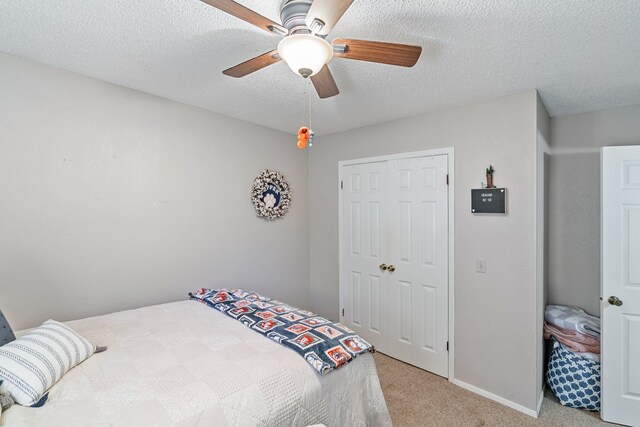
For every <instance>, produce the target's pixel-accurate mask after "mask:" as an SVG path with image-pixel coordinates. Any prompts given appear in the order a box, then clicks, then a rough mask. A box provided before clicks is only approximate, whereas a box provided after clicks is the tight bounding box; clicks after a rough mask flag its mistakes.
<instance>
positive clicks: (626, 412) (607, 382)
mask: <svg viewBox="0 0 640 427" xmlns="http://www.w3.org/2000/svg"><path fill="white" fill-rule="evenodd" d="M601 161H602V167H601V174H602V183H601V184H602V185H601V191H602V219H601V220H602V242H601V245H602V284H601V287H602V289H601V292H602V297H603V302H602V412H601V415H602V418H603V419H604V420H605V421H610V422H615V423H620V424H628V425H640V424H639V423H640V363H639V361H640V147H606V148H603V149H602V158H601ZM610 296H615V297H617V298H619V299H620V300H621V301H622V305H620V306H617V305H614V304H610V303H609V301H608V300H609V297H610Z"/></svg>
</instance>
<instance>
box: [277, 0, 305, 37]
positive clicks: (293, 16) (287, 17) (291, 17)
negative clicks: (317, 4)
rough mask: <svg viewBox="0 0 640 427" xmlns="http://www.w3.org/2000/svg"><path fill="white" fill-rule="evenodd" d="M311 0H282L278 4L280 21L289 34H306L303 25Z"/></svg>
mask: <svg viewBox="0 0 640 427" xmlns="http://www.w3.org/2000/svg"><path fill="white" fill-rule="evenodd" d="M311 3H313V0H284V1H283V2H282V3H281V4H280V19H281V20H282V25H283V26H284V27H285V28H286V29H287V30H289V34H308V33H309V32H310V31H309V28H308V27H307V24H306V23H305V19H306V17H307V13H308V12H309V8H310V7H311Z"/></svg>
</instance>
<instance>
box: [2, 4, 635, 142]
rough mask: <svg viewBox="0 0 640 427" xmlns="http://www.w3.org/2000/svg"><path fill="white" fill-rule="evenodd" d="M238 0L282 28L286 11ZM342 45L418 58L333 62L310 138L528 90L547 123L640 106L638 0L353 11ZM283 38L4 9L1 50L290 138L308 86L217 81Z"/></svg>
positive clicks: (203, 10)
mask: <svg viewBox="0 0 640 427" xmlns="http://www.w3.org/2000/svg"><path fill="white" fill-rule="evenodd" d="M239 2H240V3H242V4H244V5H246V6H248V7H251V8H252V9H254V10H256V11H257V12H259V13H261V14H263V15H265V16H267V17H268V18H271V19H273V20H275V21H277V22H279V12H278V10H279V9H278V6H279V3H280V0H239ZM337 37H344V38H362V39H372V40H382V41H390V42H400V43H407V44H419V45H422V46H423V48H424V50H423V54H422V57H421V58H420V60H419V61H418V64H417V65H416V66H415V67H414V68H401V67H391V66H387V65H381V64H371V63H365V62H356V61H350V60H345V59H334V60H333V61H332V62H331V68H332V71H333V74H334V77H335V80H336V82H337V83H338V86H339V87H340V90H341V94H340V95H338V96H337V97H334V98H329V99H326V100H320V99H319V98H317V96H315V95H314V98H313V102H312V108H313V116H312V118H313V122H312V125H313V128H314V129H315V131H316V132H317V133H318V134H327V133H332V132H337V131H343V130H347V129H352V128H356V127H361V126H366V125H370V124H373V123H379V122H384V121H389V120H392V119H396V118H400V117H406V116H411V115H416V114H419V113H423V112H427V111H433V110H438V109H443V108H447V107H452V106H456V105H461V104H466V103H470V102H474V101H478V100H483V99H489V98H496V97H500V96H503V95H509V94H513V93H516V92H521V91H524V90H529V89H534V88H537V89H538V90H539V91H540V93H541V96H542V99H543V101H544V103H545V105H546V106H547V108H548V110H549V112H550V113H551V115H554V116H555V115H563V114H572V113H578V112H583V111H593V110H601V109H606V108H612V107H618V106H625V105H633V104H640V1H638V0H610V1H605V0H598V1H596V0H582V1H578V0H457V1H452V0H405V1H401V0H395V1H374V0H356V1H355V2H354V3H353V5H352V6H351V8H350V9H349V10H348V11H347V13H346V14H345V15H344V17H343V18H342V20H341V21H340V22H339V23H338V24H337V25H336V27H335V28H334V30H333V31H332V33H331V34H330V35H329V37H328V39H329V40H331V39H333V38H337ZM278 40H279V38H278V37H277V36H272V35H269V34H267V33H265V32H264V31H262V30H260V29H258V28H255V27H253V26H251V25H249V24H247V23H245V22H243V21H240V20H238V19H235V18H233V17H231V16H229V15H227V14H225V13H223V12H221V11H219V10H217V9H214V8H212V7H210V6H208V5H206V4H204V3H202V2H200V1H198V0H135V1H132V0H109V1H105V0H55V1H42V0H19V1H18V0H0V51H4V52H7V53H11V54H15V55H18V56H22V57H25V58H28V59H32V60H35V61H38V62H42V63H45V64H49V65H52V66H55V67H59V68H63V69H66V70H71V71H74V72H77V73H80V74H84V75H87V76H91V77H95V78H97V79H101V80H105V81H109V82H113V83H116V84H119V85H122V86H127V87H130V88H134V89H138V90H141V91H144V92H149V93H152V94H156V95H160V96H163V97H166V98H169V99H173V100H176V101H180V102H184V103H186V104H191V105H195V106H199V107H202V108H206V109H208V110H211V111H216V112H219V113H223V114H226V115H229V116H232V117H237V118H241V119H244V120H247V121H251V122H254V123H258V124H261V125H264V126H268V127H272V128H276V129H280V130H283V131H285V132H296V131H297V129H298V127H299V126H300V125H301V124H303V123H305V122H306V118H305V117H306V113H305V109H304V96H303V93H304V90H305V84H306V81H305V80H303V79H302V78H301V77H298V76H296V75H295V74H293V73H292V72H291V71H290V70H289V68H288V67H287V66H286V64H284V63H278V64H275V65H272V66H270V67H268V68H266V69H263V70H261V71H258V72H256V73H254V74H251V75H249V76H247V77H245V78H242V79H234V78H231V77H227V76H224V75H223V74H222V70H224V69H226V68H228V67H230V66H232V65H235V64H237V63H239V62H242V61H244V60H246V59H248V58H250V57H253V56H256V55H257V54H260V53H263V52H265V51H267V50H270V49H273V48H275V46H276V45H277V42H278ZM0 96H1V94H0Z"/></svg>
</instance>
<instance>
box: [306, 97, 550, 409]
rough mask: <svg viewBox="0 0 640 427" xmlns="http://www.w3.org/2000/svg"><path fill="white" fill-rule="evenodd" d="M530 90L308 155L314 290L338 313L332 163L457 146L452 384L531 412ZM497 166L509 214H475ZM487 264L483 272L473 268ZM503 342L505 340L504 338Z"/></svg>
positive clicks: (317, 299)
mask: <svg viewBox="0 0 640 427" xmlns="http://www.w3.org/2000/svg"><path fill="white" fill-rule="evenodd" d="M536 109H537V96H536V92H535V91H531V92H527V93H524V94H519V95H515V96H510V97H506V98H501V99H497V100H492V101H487V102H483V103H478V104H474V105H468V106H464V107H460V108H456V109H451V110H445V111H439V112H434V113H430V114H424V115H420V116H416V117H412V118H407V119H402V120H398V121H393V122H389V123H384V124H379V125H374V126H369V127H366V128H362V129H357V130H353V131H349V132H343V133H339V134H333V135H328V136H323V137H320V138H318V140H317V143H314V146H313V148H312V149H311V150H310V151H309V194H310V195H311V197H310V200H309V206H310V212H309V213H310V244H311V247H310V255H311V264H310V268H311V270H310V273H311V274H310V287H311V301H312V303H313V305H314V309H315V310H316V311H317V312H319V313H320V314H323V315H325V316H328V317H331V318H336V317H337V316H338V310H339V305H338V191H337V188H338V183H337V179H338V161H340V160H347V159H355V158H361V157H369V156H376V155H383V154H391V153H402V152H408V151H417V150H425V149H430V148H441V147H455V168H456V171H455V177H454V182H455V186H456V193H455V204H456V206H455V378H456V379H458V380H460V381H463V382H466V383H468V384H471V385H474V386H476V387H479V388H481V389H484V390H486V391H488V392H491V393H494V394H496V395H498V396H501V397H503V398H505V399H508V400H510V401H512V402H515V403H517V404H520V405H522V406H524V407H526V408H529V409H532V410H535V409H536V406H537V402H538V397H539V392H538V391H537V383H538V380H537V378H536V372H537V367H536V366H537V363H539V361H538V357H537V351H538V350H539V342H538V341H537V340H536V332H537V331H536V318H537V316H538V313H537V309H538V308H537V307H536V301H537V300H536V297H537V293H536V262H535V258H536V245H535V240H536V239H535V236H536V234H535V229H534V219H535V215H536V210H535V201H536V193H535V185H534V184H535V181H534V179H535V168H536V153H537V152H536V138H537V121H536ZM489 164H492V165H493V166H494V167H495V169H496V175H495V181H496V184H497V185H503V186H506V187H507V188H508V192H509V193H508V215H506V216H474V215H473V214H471V207H470V191H469V190H470V189H471V188H478V187H479V185H480V182H481V181H484V168H486V167H487V166H488V165H489ZM477 258H485V259H486V261H487V273H486V274H479V273H476V271H475V266H476V259H477ZM507 337H508V338H507Z"/></svg>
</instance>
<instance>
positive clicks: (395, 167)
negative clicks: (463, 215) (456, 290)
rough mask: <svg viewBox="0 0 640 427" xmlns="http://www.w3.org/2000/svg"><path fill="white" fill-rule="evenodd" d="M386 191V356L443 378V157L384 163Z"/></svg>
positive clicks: (445, 242) (445, 281)
mask: <svg viewBox="0 0 640 427" xmlns="http://www.w3.org/2000/svg"><path fill="white" fill-rule="evenodd" d="M387 164H388V169H389V172H388V175H389V176H390V178H389V181H390V185H391V190H390V192H389V205H390V222H389V227H390V230H395V231H394V232H392V233H390V248H389V251H390V254H389V259H390V261H389V262H390V263H391V264H393V265H395V267H396V269H395V271H394V272H388V275H387V276H388V280H389V288H388V289H389V307H388V309H389V314H388V320H389V327H390V331H389V347H390V348H391V350H390V351H392V352H393V354H392V355H395V357H398V358H400V359H401V360H403V361H405V362H408V363H411V364H413V365H415V366H418V367H420V368H423V369H426V370H428V371H431V372H433V373H436V374H438V375H442V376H447V373H448V355H447V339H448V303H449V299H448V286H449V282H448V280H449V279H448V273H449V271H448V269H449V266H448V215H447V213H448V191H447V184H446V176H447V167H448V166H447V164H448V162H447V156H446V155H442V156H431V157H418V158H409V159H401V160H393V161H389V162H388V163H387Z"/></svg>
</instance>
